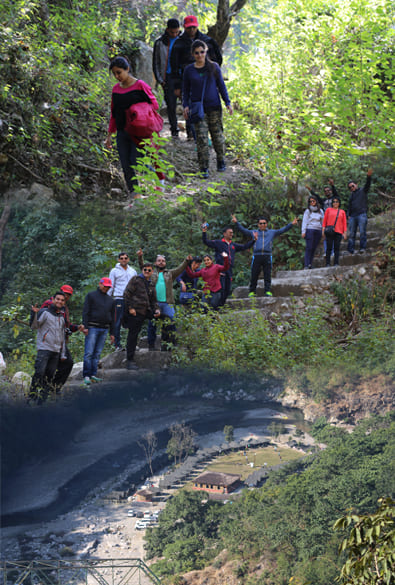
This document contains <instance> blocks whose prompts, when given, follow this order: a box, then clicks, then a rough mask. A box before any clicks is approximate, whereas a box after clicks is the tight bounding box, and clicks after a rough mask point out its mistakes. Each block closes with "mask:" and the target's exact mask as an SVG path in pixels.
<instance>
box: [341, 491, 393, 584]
mask: <svg viewBox="0 0 395 585" xmlns="http://www.w3.org/2000/svg"><path fill="white" fill-rule="evenodd" d="M378 503H379V507H378V509H377V510H376V511H375V512H373V513H372V514H367V515H357V514H355V513H352V512H350V513H349V514H347V515H346V516H343V517H342V518H339V520H337V521H336V522H335V524H334V529H335V530H342V531H344V530H349V534H348V536H347V537H346V538H344V540H343V542H342V544H341V546H340V551H341V552H346V553H347V555H348V560H347V561H346V562H345V564H344V565H343V567H342V570H341V574H340V578H339V579H338V581H339V582H340V583H343V584H344V585H392V584H394V583H395V502H394V500H392V499H391V498H380V499H379V500H378ZM350 527H351V530H350Z"/></svg>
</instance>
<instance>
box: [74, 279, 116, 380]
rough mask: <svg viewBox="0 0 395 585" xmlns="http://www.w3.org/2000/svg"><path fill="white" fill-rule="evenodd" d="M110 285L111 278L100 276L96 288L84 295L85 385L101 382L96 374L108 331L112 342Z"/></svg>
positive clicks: (112, 308)
mask: <svg viewBox="0 0 395 585" xmlns="http://www.w3.org/2000/svg"><path fill="white" fill-rule="evenodd" d="M111 287H112V282H111V279H110V278H102V279H101V280H100V282H99V286H98V288H97V289H96V290H94V291H92V292H89V293H88V294H87V295H86V297H85V301H84V308H83V312H82V322H83V324H84V334H85V335H86V337H85V353H84V366H83V370H82V375H83V377H84V384H85V386H89V385H90V383H91V382H101V378H98V377H97V376H96V374H97V367H98V365H99V360H100V355H101V352H102V351H103V347H104V344H105V342H106V338H107V335H108V332H110V339H111V343H114V301H113V299H112V298H111V297H109V296H108V294H107V293H108V291H109V289H110V288H111Z"/></svg>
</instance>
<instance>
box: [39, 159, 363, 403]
mask: <svg viewBox="0 0 395 585" xmlns="http://www.w3.org/2000/svg"><path fill="white" fill-rule="evenodd" d="M371 176H372V169H369V170H368V172H367V178H366V183H365V185H364V187H362V188H359V187H358V184H357V183H356V182H355V181H350V182H349V183H348V188H349V190H350V198H349V203H348V234H349V239H348V251H349V253H350V254H354V251H355V250H354V246H355V237H356V231H357V228H359V232H360V250H359V251H360V253H362V254H363V253H364V252H365V250H366V243H367V238H366V226H367V198H368V191H369V188H370V183H371ZM329 183H330V187H329V186H328V187H325V188H324V196H325V199H324V198H321V197H319V196H318V195H317V194H316V193H314V192H313V191H312V189H311V188H310V187H307V188H308V190H309V191H310V193H311V195H310V196H309V199H308V207H307V209H306V210H305V212H304V214H303V221H302V237H303V238H304V239H305V240H306V251H305V260H304V265H305V269H306V268H307V269H309V268H311V267H312V263H313V258H314V253H315V251H316V249H317V246H318V244H319V242H320V240H321V237H322V236H323V237H324V238H325V244H326V252H325V253H326V266H329V265H330V257H331V253H332V249H333V250H334V263H335V265H338V263H339V248H340V242H341V240H342V238H343V237H344V238H346V237H347V218H346V214H345V211H344V210H342V209H341V207H340V198H339V196H338V194H337V191H336V188H335V185H334V182H333V181H332V180H330V181H329ZM321 206H322V208H321ZM231 219H232V223H233V224H234V225H235V227H236V228H237V229H238V230H239V231H240V232H241V233H243V234H245V235H246V236H248V237H249V241H248V242H247V243H244V244H241V243H236V242H233V234H234V232H233V227H232V226H230V225H229V226H226V227H225V228H224V229H223V233H222V236H223V237H222V238H221V239H217V240H209V239H207V230H208V227H209V226H208V224H207V223H204V224H203V225H202V241H203V244H204V245H206V246H207V247H209V248H212V249H213V250H214V254H215V257H214V259H213V258H212V256H210V255H209V254H205V255H204V256H203V263H204V267H203V268H200V266H201V263H202V259H201V258H200V257H197V256H194V257H193V256H192V255H188V256H187V257H186V258H185V259H184V261H183V262H182V263H181V264H180V265H179V266H178V267H177V268H175V269H168V268H167V263H166V257H165V256H164V255H162V254H158V256H157V257H156V260H155V263H151V262H144V259H143V252H142V250H141V249H140V250H139V251H138V253H137V256H138V261H139V267H140V270H141V272H140V273H139V274H137V272H136V270H134V269H133V268H131V267H130V266H129V256H128V254H127V253H126V252H121V253H120V254H119V255H118V263H117V264H116V266H115V267H114V268H113V269H112V270H111V272H110V274H109V277H103V278H102V279H101V280H100V282H99V284H98V288H97V290H95V291H92V292H90V293H88V294H87V295H86V297H85V302H84V308H83V316H82V323H81V324H80V325H75V324H72V323H71V321H70V315H69V311H68V308H67V301H68V299H69V298H70V297H71V295H72V294H73V289H72V287H71V286H70V285H63V286H62V287H61V288H60V290H59V291H57V292H56V293H55V294H54V295H53V297H51V299H48V300H46V301H44V303H43V304H42V305H41V307H38V306H37V305H34V306H32V311H31V326H32V327H33V328H34V329H36V330H37V357H36V361H35V372H34V375H33V379H32V384H31V388H30V393H29V399H30V400H32V401H35V402H37V403H42V402H44V401H45V400H46V399H47V397H48V395H49V393H50V392H51V391H54V392H56V393H57V392H59V391H60V389H61V387H62V386H63V384H64V383H65V382H66V380H67V377H68V376H69V374H70V372H71V369H72V367H73V360H72V357H71V355H70V351H69V350H68V347H67V339H68V337H69V336H70V335H71V334H72V333H73V332H76V331H81V332H83V333H84V335H85V336H86V337H85V351H84V365H83V377H84V384H85V386H86V387H89V386H90V385H91V383H92V382H99V381H101V379H100V378H98V377H97V369H98V364H99V359H100V355H101V353H102V350H103V347H104V344H105V341H106V338H107V336H108V334H110V339H111V342H112V343H113V344H114V346H115V349H116V350H121V349H122V348H121V345H120V343H121V338H120V332H121V326H122V325H123V326H124V327H126V328H127V329H128V336H127V345H126V357H127V368H128V369H130V370H132V369H137V366H136V364H135V362H134V354H135V350H136V346H137V339H138V335H139V333H140V330H141V328H142V325H143V323H144V321H145V320H146V319H148V320H149V325H148V346H149V349H150V350H154V349H155V340H156V325H155V319H158V318H161V319H163V324H162V331H161V338H162V350H166V349H168V348H169V347H171V346H172V344H174V343H175V326H174V316H175V300H174V291H173V284H174V282H175V281H176V280H177V281H178V282H179V284H180V287H181V295H180V296H181V297H182V295H184V297H183V298H184V303H185V304H192V303H193V302H194V301H195V300H196V299H198V298H199V295H198V292H197V286H196V282H197V280H198V279H199V278H201V279H202V281H203V290H202V293H201V299H200V300H199V303H201V306H202V307H203V309H204V310H205V311H207V310H218V309H219V308H220V307H221V306H223V305H224V304H225V302H226V299H227V298H228V296H229V294H230V291H231V283H232V276H233V267H234V261H235V255H236V253H237V252H240V251H243V250H247V249H249V248H253V259H252V263H251V279H250V287H249V295H250V296H255V295H256V288H257V283H258V279H259V276H260V273H261V272H262V271H263V278H264V294H265V295H266V296H272V292H271V272H272V246H273V240H274V239H275V238H276V237H278V236H280V235H281V234H283V233H286V232H287V231H289V230H290V229H291V228H292V227H293V226H295V225H296V224H297V222H298V220H297V218H295V219H294V220H293V221H292V222H290V223H288V224H287V225H285V226H284V227H282V228H280V229H270V228H269V227H268V219H267V218H265V217H260V218H259V219H258V225H257V229H256V230H255V229H247V228H245V227H244V226H242V225H241V223H240V222H239V221H237V217H236V216H235V215H232V218H231ZM328 227H331V228H332V229H330V230H329V231H328ZM181 302H182V301H181Z"/></svg>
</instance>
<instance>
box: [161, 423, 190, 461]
mask: <svg viewBox="0 0 395 585" xmlns="http://www.w3.org/2000/svg"><path fill="white" fill-rule="evenodd" d="M170 435H171V437H170V439H169V442H168V443H167V453H168V455H169V457H173V458H174V463H175V464H176V465H177V462H178V463H180V462H181V461H182V459H183V458H184V457H186V456H187V455H188V454H190V453H192V452H193V450H194V448H195V437H196V433H195V431H194V430H193V429H192V428H191V427H189V426H188V425H186V424H185V423H174V424H172V425H171V427H170Z"/></svg>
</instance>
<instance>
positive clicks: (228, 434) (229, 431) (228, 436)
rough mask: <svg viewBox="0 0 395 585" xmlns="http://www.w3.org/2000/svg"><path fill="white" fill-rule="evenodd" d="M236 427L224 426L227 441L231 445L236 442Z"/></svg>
mask: <svg viewBox="0 0 395 585" xmlns="http://www.w3.org/2000/svg"><path fill="white" fill-rule="evenodd" d="M234 430H235V429H234V427H233V426H232V425H225V426H224V435H225V441H227V442H228V443H231V442H232V441H233V440H234Z"/></svg>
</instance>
